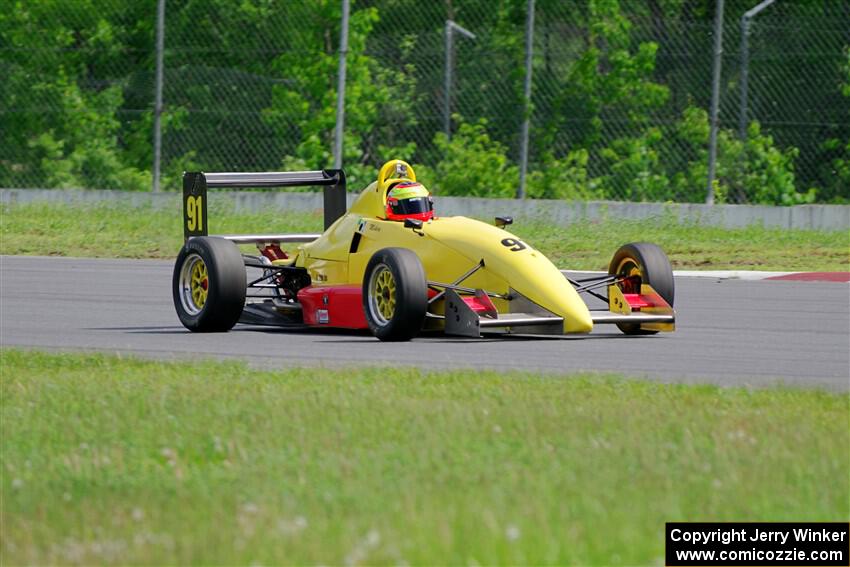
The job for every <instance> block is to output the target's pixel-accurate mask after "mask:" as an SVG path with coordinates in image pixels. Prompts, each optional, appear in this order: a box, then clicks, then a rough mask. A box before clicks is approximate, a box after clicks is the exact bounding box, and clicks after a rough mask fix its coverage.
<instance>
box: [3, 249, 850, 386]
mask: <svg viewBox="0 0 850 567" xmlns="http://www.w3.org/2000/svg"><path fill="white" fill-rule="evenodd" d="M171 271H172V262H170V261H150V260H110V259H78V258H44V257H24V256H2V257H0V345H2V346H3V347H24V348H43V349H47V350H51V351H55V350H62V351H64V350H68V351H79V350H98V351H105V352H112V353H122V354H135V355H139V356H146V357H155V358H160V359H168V360H172V359H186V358H194V357H215V358H218V357H223V358H230V357H235V358H242V359H245V360H248V361H249V362H251V363H252V364H255V365H258V366H261V367H271V368H275V367H286V366H290V365H319V366H327V367H336V366H342V365H349V364H357V365H392V366H398V365H415V366H418V367H422V368H457V367H466V368H488V369H497V370H498V369H503V370H508V369H524V370H532V371H536V372H546V373H567V372H573V371H581V370H590V371H601V372H608V371H612V372H619V373H624V374H626V375H629V376H635V377H649V378H652V379H657V380H661V381H666V382H692V383H694V382H707V383H714V384H721V385H750V386H764V385H767V384H771V383H776V382H784V383H786V384H791V385H795V386H801V387H821V388H826V389H829V390H833V391H847V390H848V389H850V285H848V284H847V283H837V282H800V281H770V280H764V281H744V280H731V279H730V280H724V279H711V278H696V277H678V278H677V279H676V310H677V331H676V332H675V333H672V334H660V335H656V336H651V337H627V336H624V335H622V334H620V333H619V331H618V330H617V329H616V327H611V326H598V327H597V328H596V329H595V330H594V332H593V333H592V334H590V335H587V336H577V337H557V338H522V337H504V338H503V337H491V338H484V339H461V338H449V337H445V336H442V335H433V336H428V337H422V338H418V339H416V340H414V341H412V342H410V343H404V344H387V343H381V342H379V341H377V340H376V339H374V338H373V337H371V336H370V335H368V334H366V333H359V332H340V331H337V332H327V331H324V332H321V331H317V330H309V331H286V330H281V329H275V328H264V327H239V326H237V328H236V329H234V330H233V331H231V332H229V333H223V334H194V333H190V332H188V331H186V330H185V329H184V328H183V327H182V326H181V325H180V323H179V321H178V320H177V316H176V315H175V313H174V307H173V305H172V300H171V289H170V286H171Z"/></svg>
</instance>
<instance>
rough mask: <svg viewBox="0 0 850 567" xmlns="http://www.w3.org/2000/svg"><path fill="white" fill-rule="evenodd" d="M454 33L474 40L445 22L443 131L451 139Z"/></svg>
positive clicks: (450, 23) (470, 35) (466, 33)
mask: <svg viewBox="0 0 850 567" xmlns="http://www.w3.org/2000/svg"><path fill="white" fill-rule="evenodd" d="M454 32H458V33H459V34H461V35H462V36H464V37H465V38H467V39H475V34H474V33H472V32H471V31H469V30H468V29H466V28H465V27H463V26H459V25H457V24H456V23H455V22H454V21H453V20H446V69H445V84H444V85H443V89H444V90H445V93H444V94H445V96H444V97H443V98H444V99H443V131H444V132H445V133H446V138H448V139H451V137H452V83H453V82H454Z"/></svg>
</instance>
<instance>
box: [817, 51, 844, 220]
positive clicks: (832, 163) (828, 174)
mask: <svg viewBox="0 0 850 567" xmlns="http://www.w3.org/2000/svg"><path fill="white" fill-rule="evenodd" d="M844 56H845V57H844V61H843V62H842V66H841V67H842V68H841V73H842V79H843V80H842V85H841V94H842V95H843V96H844V97H845V98H846V99H847V113H846V117H847V123H850V46H848V47H847V48H846V49H845V50H844ZM820 149H821V150H822V151H823V158H822V162H823V163H824V164H825V167H822V168H821V169H822V170H823V173H822V178H823V179H824V180H825V181H826V182H825V183H824V188H823V189H822V190H821V193H822V194H823V196H824V197H825V200H828V201H832V202H836V203H850V134H848V135H847V138H845V139H844V140H842V139H840V138H836V137H832V138H828V139H827V140H825V141H824V142H823V143H822V144H821V146H820Z"/></svg>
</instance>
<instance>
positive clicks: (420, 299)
mask: <svg viewBox="0 0 850 567" xmlns="http://www.w3.org/2000/svg"><path fill="white" fill-rule="evenodd" d="M427 310H428V283H427V281H426V280H425V269H424V268H423V267H422V262H421V261H420V260H419V257H418V256H417V255H416V254H415V253H414V252H413V251H411V250H408V249H406V248H384V249H382V250H378V251H377V252H375V254H374V255H373V256H372V258H371V259H370V260H369V263H368V264H367V265H366V272H365V274H364V275H363V311H364V313H365V314H366V322H367V323H368V324H369V329H370V330H371V331H372V333H373V334H374V335H375V336H376V337H378V338H379V339H380V340H382V341H409V340H410V339H412V338H413V337H415V336H416V335H418V334H419V331H420V330H422V324H423V323H424V321H425V313H426V311H427Z"/></svg>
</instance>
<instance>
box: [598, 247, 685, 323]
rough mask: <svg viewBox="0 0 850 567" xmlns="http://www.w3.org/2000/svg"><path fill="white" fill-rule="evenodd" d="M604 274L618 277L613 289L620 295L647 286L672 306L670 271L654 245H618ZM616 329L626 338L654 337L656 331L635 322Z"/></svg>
mask: <svg viewBox="0 0 850 567" xmlns="http://www.w3.org/2000/svg"><path fill="white" fill-rule="evenodd" d="M608 273H609V274H610V275H615V276H617V277H618V278H622V281H620V283H618V284H617V286H618V287H619V288H620V289H621V290H622V291H623V293H640V286H641V284H649V285H650V286H652V288H653V289H654V290H655V291H656V292H658V295H660V296H661V297H662V298H664V301H666V302H667V303H669V304H670V307H673V298H674V296H675V285H674V283H673V269H672V268H671V267H670V260H668V259H667V255H666V254H665V253H664V251H663V250H661V248H659V247H658V246H656V245H655V244H651V243H649V242H633V243H631V244H625V245H623V246H621V247H620V249H619V250H617V252H616V253H615V254H614V257H613V258H612V259H611V264H610V265H609V266H608ZM617 327H619V329H620V330H621V331H622V332H623V333H625V334H627V335H654V334H655V333H657V332H658V331H651V330H647V329H641V328H640V325H639V324H635V323H617Z"/></svg>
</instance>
